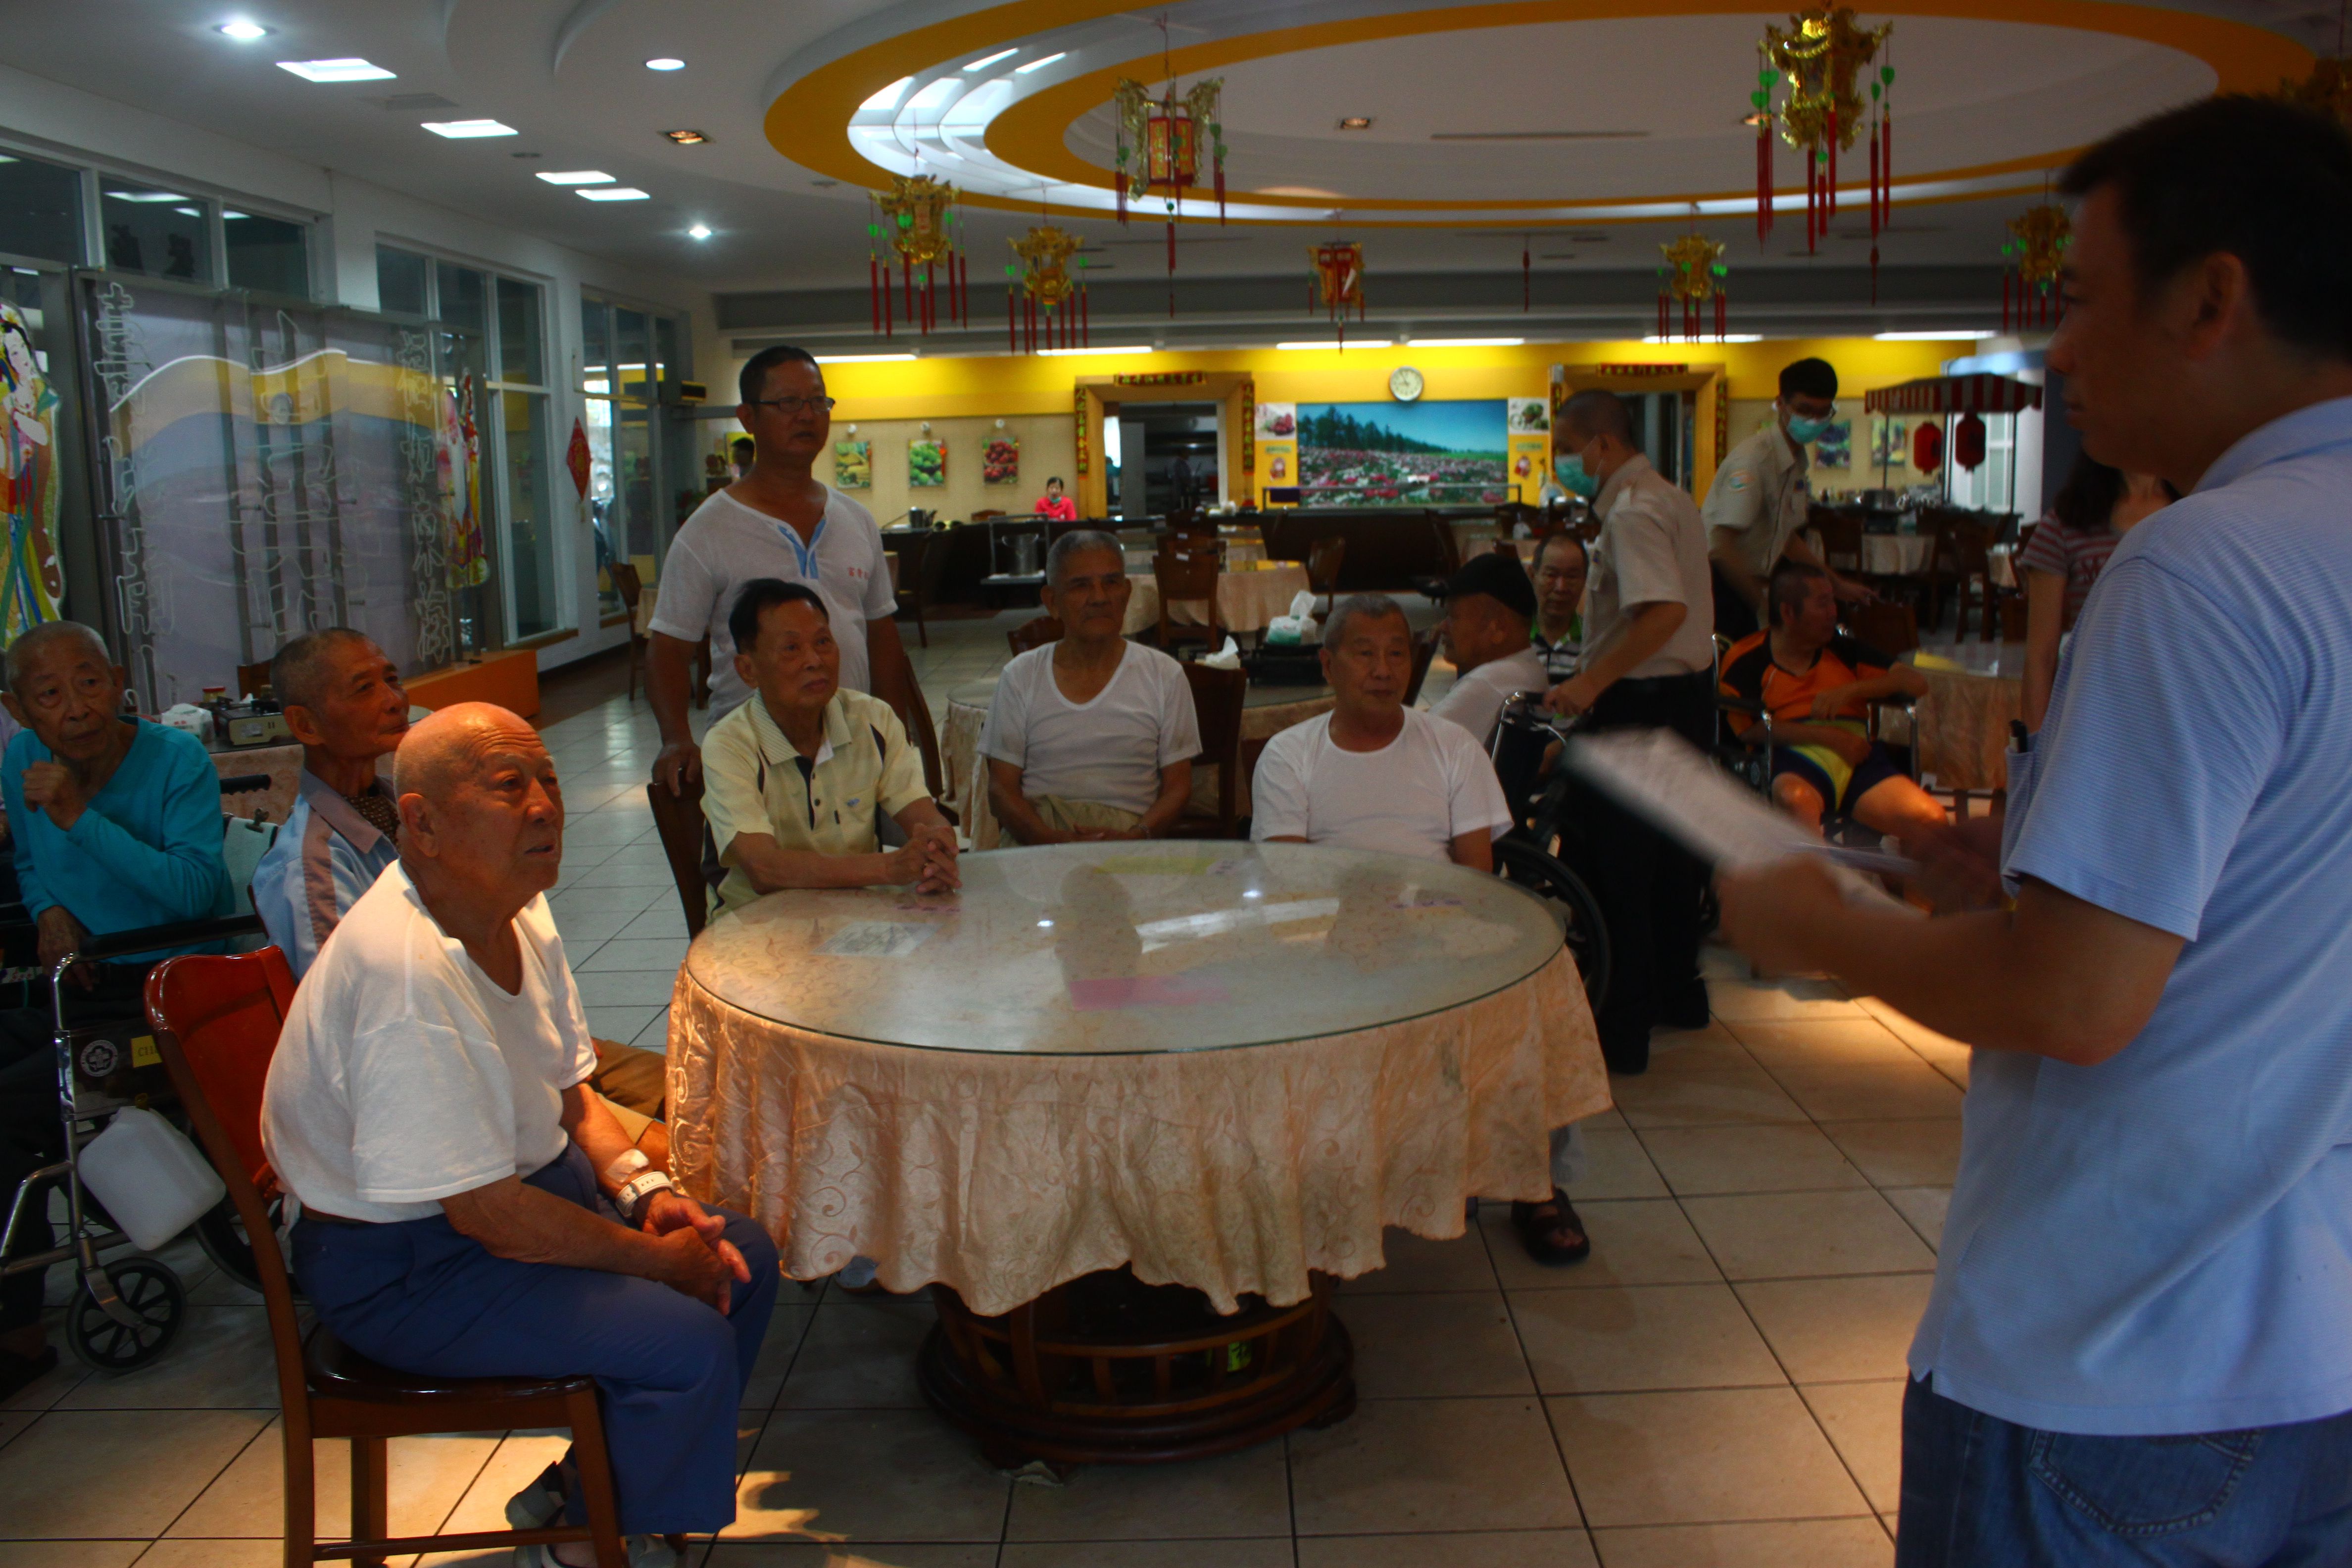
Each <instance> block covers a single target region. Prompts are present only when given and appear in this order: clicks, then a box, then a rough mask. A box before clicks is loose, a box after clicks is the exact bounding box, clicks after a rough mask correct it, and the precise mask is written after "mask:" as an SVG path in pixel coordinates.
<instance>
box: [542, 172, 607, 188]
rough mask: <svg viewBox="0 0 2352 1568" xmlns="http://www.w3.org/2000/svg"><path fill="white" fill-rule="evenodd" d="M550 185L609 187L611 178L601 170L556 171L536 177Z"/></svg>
mask: <svg viewBox="0 0 2352 1568" xmlns="http://www.w3.org/2000/svg"><path fill="white" fill-rule="evenodd" d="M538 178H540V179H542V180H545V181H546V182H547V183H548V184H551V185H609V184H612V183H613V176H612V175H610V174H606V173H604V170H602V169H557V170H551V171H549V172H547V173H545V174H541V175H539V176H538Z"/></svg>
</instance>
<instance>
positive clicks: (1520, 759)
mask: <svg viewBox="0 0 2352 1568" xmlns="http://www.w3.org/2000/svg"><path fill="white" fill-rule="evenodd" d="M1567 729H1568V727H1565V726H1561V725H1558V724H1555V723H1554V722H1553V721H1552V718H1551V716H1550V714H1549V712H1548V711H1547V710H1545V709H1544V707H1543V705H1542V697H1541V694H1540V693H1535V694H1530V693H1525V692H1522V693H1520V694H1519V695H1517V696H1515V697H1512V698H1510V699H1509V700H1507V701H1506V702H1505V703H1504V704H1503V711H1502V714H1501V716H1500V717H1499V718H1498V719H1497V720H1496V724H1495V734H1494V739H1493V740H1491V741H1490V742H1487V748H1486V749H1487V754H1488V755H1489V756H1490V757H1492V758H1493V759H1494V763H1495V776H1496V780H1497V781H1499V782H1500V783H1501V784H1502V786H1503V796H1504V798H1505V799H1506V800H1507V801H1508V802H1509V803H1510V807H1511V816H1512V817H1513V822H1512V826H1510V827H1509V828H1507V829H1506V830H1505V831H1504V832H1503V834H1502V835H1501V836H1500V837H1497V838H1496V840H1495V874H1496V876H1498V877H1501V878H1503V879H1505V880H1507V881H1508V882H1511V883H1512V884H1514V885H1515V886H1517V887H1521V888H1525V889H1527V890H1528V892H1531V893H1533V894H1535V895H1536V897H1538V898H1539V899H1542V900H1545V901H1546V902H1548V903H1549V904H1550V905H1551V906H1552V908H1553V909H1554V910H1556V911H1557V912H1558V913H1559V916H1560V919H1561V921H1562V923H1563V924H1564V925H1565V927H1566V931H1565V933H1564V941H1565V942H1566V944H1567V947H1568V951H1569V953H1570V956H1571V957H1573V958H1574V959H1575V961H1576V972H1577V973H1578V975H1579V976H1580V977H1581V978H1582V980H1583V982H1584V995H1585V1000H1586V1001H1587V1002H1588V1003H1589V1004H1590V1005H1591V1008H1592V1011H1593V1014H1594V1015H1595V1016H1599V1014H1600V1013H1601V1008H1602V1007H1603V1006H1604V1005H1606V1003H1607V1001H1608V998H1609V979H1610V965H1611V945H1610V941H1609V928H1608V925H1607V923H1606V922H1605V921H1602V919H1601V903H1600V900H1597V899H1595V898H1594V897H1593V896H1592V889H1591V888H1589V887H1587V886H1586V885H1585V882H1584V879H1582V878H1581V877H1579V876H1578V875H1577V874H1576V873H1575V872H1574V871H1572V870H1570V868H1569V865H1568V861H1569V859H1570V858H1574V857H1575V856H1576V855H1577V854H1578V852H1579V841H1578V838H1577V826H1576V824H1575V822H1574V820H1573V817H1572V815H1571V814H1570V811H1569V809H1568V802H1569V796H1570V774H1569V770H1568V769H1567V768H1566V767H1565V766H1562V765H1559V763H1557V762H1556V761H1555V762H1554V763H1552V765H1551V766H1549V768H1547V767H1546V765H1545V763H1546V758H1547V757H1548V756H1549V753H1550V752H1551V749H1552V747H1553V746H1554V745H1555V744H1556V743H1557V742H1559V740H1560V738H1561V737H1562V735H1563V734H1565V733H1566V732H1567Z"/></svg>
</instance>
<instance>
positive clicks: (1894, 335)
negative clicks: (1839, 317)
mask: <svg viewBox="0 0 2352 1568" xmlns="http://www.w3.org/2000/svg"><path fill="white" fill-rule="evenodd" d="M1870 335H1871V337H1872V338H1874V340H1876V341H1877V342H1882V343H1944V342H1983V341H1984V340H1985V339H1987V338H1997V337H1999V336H2000V333H1999V332H1996V331H1993V330H1992V329H1991V328H1990V327H1953V328H1950V329H1948V330H1947V331H1937V332H1873V333H1871V334H1870Z"/></svg>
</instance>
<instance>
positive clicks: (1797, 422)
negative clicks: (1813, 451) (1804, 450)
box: [1789, 414, 1835, 447]
mask: <svg viewBox="0 0 2352 1568" xmlns="http://www.w3.org/2000/svg"><path fill="white" fill-rule="evenodd" d="M1834 417H1835V416H1829V417H1825V418H1821V419H1808V418H1807V417H1805V416H1803V415H1801V414H1791V415H1790V416H1789V439H1790V440H1791V441H1794V442H1795V443H1796V444H1797V445H1798V446H1800V447H1810V446H1811V445H1812V444H1813V443H1814V442H1816V441H1818V440H1820V439H1821V438H1822V431H1824V430H1827V429H1828V428H1829V427H1830V421H1831V418H1834Z"/></svg>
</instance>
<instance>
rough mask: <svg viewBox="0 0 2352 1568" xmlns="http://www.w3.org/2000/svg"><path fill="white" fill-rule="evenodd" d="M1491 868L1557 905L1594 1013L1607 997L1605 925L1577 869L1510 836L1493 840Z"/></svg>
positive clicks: (1577, 970)
mask: <svg viewBox="0 0 2352 1568" xmlns="http://www.w3.org/2000/svg"><path fill="white" fill-rule="evenodd" d="M1495 871H1496V875H1498V876H1500V877H1502V878H1504V879H1506V880H1507V881H1509V882H1511V883H1512V884H1513V885H1514V886H1517V887H1521V888H1525V889H1527V890H1528V892H1530V893H1533V894H1534V895H1535V896H1536V897H1538V898H1539V899H1543V900H1548V901H1549V902H1550V903H1551V905H1552V906H1553V907H1554V908H1555V909H1557V910H1559V912H1560V915H1561V917H1562V918H1563V919H1564V920H1565V921H1567V924H1568V934H1567V942H1568V951H1569V952H1570V955H1571V956H1572V957H1573V958H1574V959H1575V960H1576V972H1577V973H1578V974H1579V975H1580V977H1581V978H1582V979H1583V981H1584V997H1585V1001H1586V1002H1587V1003H1588V1004H1589V1005H1591V1008H1592V1011H1593V1013H1594V1014H1595V1016H1598V1015H1599V1014H1600V1012H1601V1008H1602V1007H1603V1006H1604V1005H1606V1004H1607V1003H1608V1000H1609V964H1610V949H1609V928H1608V927H1607V926H1606V925H1604V924H1602V923H1601V905H1600V903H1599V901H1598V900H1595V899H1594V898H1593V896H1592V890H1591V889H1589V888H1587V887H1586V886H1585V885H1584V881H1583V879H1581V878H1580V877H1579V876H1577V874H1576V873H1575V872H1573V871H1571V870H1570V869H1569V868H1567V867H1566V866H1563V865H1561V864H1560V863H1559V861H1558V860H1556V859H1554V858H1552V857H1550V856H1549V855H1547V854H1545V853H1544V852H1543V851H1542V850H1540V849H1538V848H1537V847H1535V846H1534V845H1532V844H1528V843H1527V842H1525V841H1524V840H1522V839H1518V838H1513V837H1502V838H1498V839H1496V841H1495Z"/></svg>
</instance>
